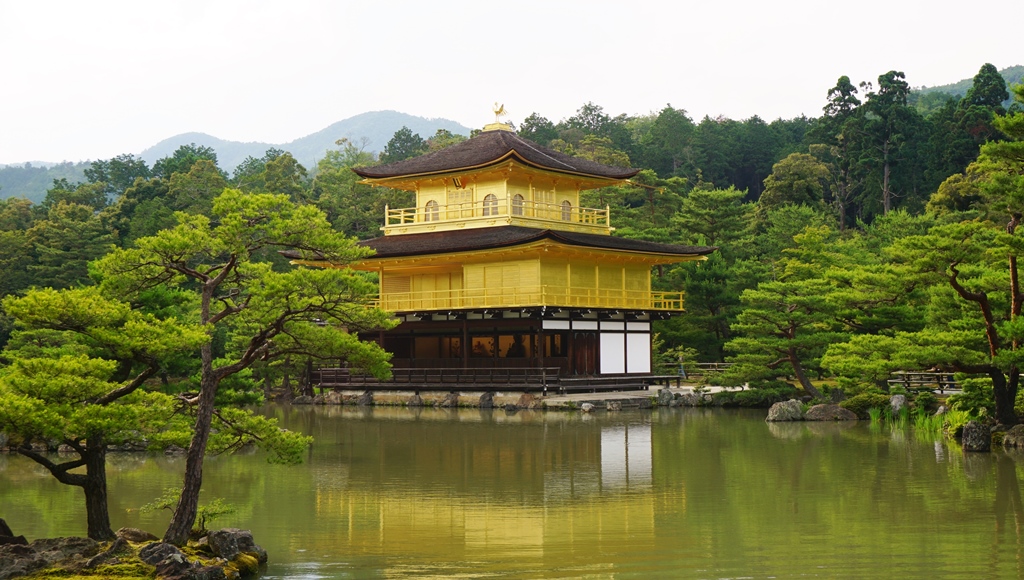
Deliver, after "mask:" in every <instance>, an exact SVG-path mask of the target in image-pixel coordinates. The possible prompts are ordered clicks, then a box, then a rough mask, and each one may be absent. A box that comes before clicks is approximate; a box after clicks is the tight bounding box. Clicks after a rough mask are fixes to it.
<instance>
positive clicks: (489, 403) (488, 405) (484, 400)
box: [479, 392, 494, 409]
mask: <svg viewBox="0 0 1024 580" xmlns="http://www.w3.org/2000/svg"><path fill="white" fill-rule="evenodd" d="M479 406H480V408H481V409H492V408H494V393H491V392H487V393H484V394H482V395H480V402H479Z"/></svg>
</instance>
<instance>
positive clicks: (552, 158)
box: [510, 133, 579, 171]
mask: <svg viewBox="0 0 1024 580" xmlns="http://www.w3.org/2000/svg"><path fill="white" fill-rule="evenodd" d="M510 134H511V135H512V136H513V137H515V140H516V141H518V142H519V143H522V144H523V145H525V146H526V147H528V148H530V149H532V150H534V151H536V152H537V153H539V154H541V155H543V156H544V157H546V158H548V159H550V160H552V161H554V162H555V163H560V164H562V165H564V166H565V167H568V168H569V169H571V170H573V171H579V168H577V167H575V166H573V165H569V164H568V163H566V162H565V161H562V160H561V159H558V158H556V157H552V156H551V155H549V154H548V153H547V152H546V151H544V150H543V149H541V148H540V145H537V146H536V147H535V146H534V144H533V143H531V142H529V141H527V140H526V139H523V138H521V137H519V135H516V134H515V133H510ZM513 150H515V148H514V147H513Z"/></svg>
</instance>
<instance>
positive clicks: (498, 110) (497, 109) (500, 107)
mask: <svg viewBox="0 0 1024 580" xmlns="http://www.w3.org/2000/svg"><path fill="white" fill-rule="evenodd" d="M492 110H493V111H494V122H495V123H500V122H501V118H502V117H507V116H508V111H506V110H505V105H504V104H499V103H498V102H495V103H494V109H492Z"/></svg>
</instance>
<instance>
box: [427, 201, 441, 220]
mask: <svg viewBox="0 0 1024 580" xmlns="http://www.w3.org/2000/svg"><path fill="white" fill-rule="evenodd" d="M438 210H439V207H438V205H437V202H436V201H434V200H430V201H428V202H427V205H426V207H424V208H423V221H425V222H436V221H437V220H439V219H441V215H440V211H438Z"/></svg>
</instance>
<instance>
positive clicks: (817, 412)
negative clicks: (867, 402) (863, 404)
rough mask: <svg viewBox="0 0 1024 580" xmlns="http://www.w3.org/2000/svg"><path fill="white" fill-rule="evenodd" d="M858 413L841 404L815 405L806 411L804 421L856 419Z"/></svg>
mask: <svg viewBox="0 0 1024 580" xmlns="http://www.w3.org/2000/svg"><path fill="white" fill-rule="evenodd" d="M856 420H857V414H856V413H854V412H853V411H851V410H849V409H844V408H842V407H840V406H839V405H815V406H813V407H811V408H810V409H807V412H806V413H804V421H856Z"/></svg>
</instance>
